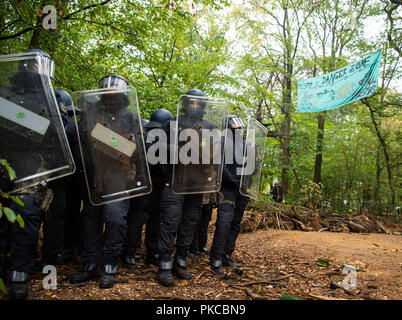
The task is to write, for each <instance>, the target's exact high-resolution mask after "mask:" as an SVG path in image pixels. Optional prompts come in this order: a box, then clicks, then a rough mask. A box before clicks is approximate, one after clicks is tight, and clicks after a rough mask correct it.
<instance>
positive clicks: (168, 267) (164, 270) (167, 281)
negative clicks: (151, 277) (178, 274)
mask: <svg viewBox="0 0 402 320" xmlns="http://www.w3.org/2000/svg"><path fill="white" fill-rule="evenodd" d="M172 268H173V263H172V261H171V260H170V261H163V260H162V261H161V262H160V263H159V270H158V277H157V279H158V282H159V283H160V284H161V285H163V286H165V287H170V286H173V285H174V277H173V275H172Z"/></svg>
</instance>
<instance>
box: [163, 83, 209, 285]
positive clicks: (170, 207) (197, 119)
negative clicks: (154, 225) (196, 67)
mask: <svg viewBox="0 0 402 320" xmlns="http://www.w3.org/2000/svg"><path fill="white" fill-rule="evenodd" d="M182 101H183V115H181V116H179V117H178V118H174V119H173V120H176V121H177V127H178V131H179V132H176V134H180V132H181V131H182V130H185V129H188V128H193V129H194V126H196V127H197V128H198V129H201V128H206V129H208V130H212V129H214V128H216V126H215V125H214V124H213V123H211V122H209V121H206V120H204V119H203V117H204V114H205V107H206V101H205V94H204V92H202V91H201V90H198V89H191V90H189V91H188V92H187V93H186V95H185V96H184V97H183V100H182ZM174 123H175V122H173V121H169V122H167V123H166V125H165V126H164V129H165V131H166V132H167V134H168V146H170V147H171V145H170V143H171V142H172V140H173V137H170V136H169V134H170V126H172V125H174ZM197 136H199V134H197ZM199 137H200V136H199ZM169 151H170V152H172V150H171V149H170V150H169ZM174 165H175V164H173V166H172V165H167V166H164V170H165V181H166V184H165V187H164V188H163V191H162V197H161V225H160V241H159V256H160V263H159V270H158V275H157V279H158V281H159V283H161V284H162V285H164V286H172V285H174V277H173V274H174V275H176V276H177V277H178V278H179V279H187V280H188V279H192V275H191V274H190V273H189V272H188V271H187V253H188V251H189V249H190V245H191V242H192V240H193V236H194V229H195V226H196V223H197V222H198V220H199V215H200V208H201V205H202V194H201V193H197V192H191V191H190V192H188V191H189V190H191V189H192V188H193V187H194V183H196V182H200V181H201V184H204V183H208V182H209V181H212V180H213V179H212V177H211V175H210V174H209V173H210V171H209V170H210V169H211V166H210V165H204V164H188V165H180V164H179V165H177V168H176V169H177V170H176V171H175V170H173V169H174ZM172 177H173V178H172ZM175 182H177V184H178V186H177V188H178V189H180V190H176V191H174V190H173V189H174V183H175ZM178 191H180V192H181V191H183V193H180V192H178ZM176 235H177V237H176ZM175 237H176V252H175V257H174V262H172V257H171V255H172V253H173V250H174V240H175Z"/></svg>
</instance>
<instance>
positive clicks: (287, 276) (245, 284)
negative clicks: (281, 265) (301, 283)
mask: <svg viewBox="0 0 402 320" xmlns="http://www.w3.org/2000/svg"><path fill="white" fill-rule="evenodd" d="M291 276H292V275H291V274H288V275H286V276H284V277H281V278H278V279H269V280H259V281H251V282H246V283H237V284H236V286H239V287H247V286H250V285H253V284H276V283H277V282H278V281H281V280H284V279H287V278H289V277H291Z"/></svg>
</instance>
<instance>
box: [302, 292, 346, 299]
mask: <svg viewBox="0 0 402 320" xmlns="http://www.w3.org/2000/svg"><path fill="white" fill-rule="evenodd" d="M309 296H310V297H312V298H315V299H319V300H348V299H342V298H333V297H326V296H319V295H315V294H311V293H310V294H309Z"/></svg>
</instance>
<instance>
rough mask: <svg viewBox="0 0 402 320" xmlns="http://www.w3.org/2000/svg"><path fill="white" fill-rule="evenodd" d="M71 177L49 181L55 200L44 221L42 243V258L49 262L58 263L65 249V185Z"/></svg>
mask: <svg viewBox="0 0 402 320" xmlns="http://www.w3.org/2000/svg"><path fill="white" fill-rule="evenodd" d="M69 178H70V177H67V178H61V179H58V180H55V181H52V182H50V183H49V188H50V189H51V190H52V192H53V201H52V203H51V204H50V207H49V214H48V215H46V217H45V220H44V222H43V244H42V259H43V260H44V261H45V262H46V263H49V264H56V263H57V256H58V254H59V253H61V251H62V250H63V243H64V219H65V216H66V192H65V187H66V184H67V182H68V180H69Z"/></svg>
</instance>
